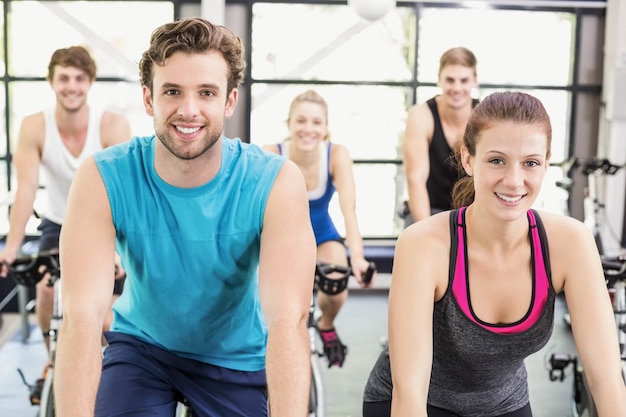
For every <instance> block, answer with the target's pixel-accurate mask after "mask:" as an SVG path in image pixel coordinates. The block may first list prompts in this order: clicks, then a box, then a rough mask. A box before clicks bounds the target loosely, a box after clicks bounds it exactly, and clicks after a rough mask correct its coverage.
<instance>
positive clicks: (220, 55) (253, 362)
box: [55, 18, 315, 417]
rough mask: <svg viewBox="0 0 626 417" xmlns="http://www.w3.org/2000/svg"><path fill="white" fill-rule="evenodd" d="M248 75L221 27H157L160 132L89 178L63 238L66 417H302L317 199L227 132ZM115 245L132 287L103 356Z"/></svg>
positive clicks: (61, 388)
mask: <svg viewBox="0 0 626 417" xmlns="http://www.w3.org/2000/svg"><path fill="white" fill-rule="evenodd" d="M244 68H245V62H244V49H243V44H242V42H241V40H240V38H238V37H237V36H235V35H234V34H233V33H232V32H231V31H230V30H229V29H228V28H226V27H224V26H217V25H213V24H212V23H210V22H208V21H207V20H204V19H202V18H189V19H182V20H178V21H176V22H171V23H167V24H164V25H162V26H161V27H159V28H157V29H156V30H155V31H154V32H153V34H152V37H151V42H150V47H149V49H148V50H147V51H146V52H144V54H143V56H142V58H141V61H140V63H139V69H140V77H141V84H142V90H143V99H144V105H145V108H146V112H147V113H148V115H149V116H151V117H152V118H153V120H154V128H155V135H152V136H147V137H135V138H133V139H131V141H130V142H128V143H126V144H123V145H119V146H116V147H113V148H110V149H107V150H105V151H102V152H100V153H98V154H96V155H95V156H94V158H91V159H89V160H87V161H86V162H85V163H83V164H82V166H81V167H80V168H79V171H78V173H77V176H76V179H75V181H74V183H73V185H72V190H71V192H70V198H69V204H68V221H67V223H66V225H64V227H63V233H62V236H61V268H62V270H63V291H64V292H63V297H64V299H63V303H64V321H63V325H62V328H61V330H60V338H59V346H58V360H57V373H56V375H55V389H56V391H55V394H56V397H55V400H56V409H57V414H58V415H62V416H64V417H72V416H81V417H84V416H94V415H97V416H98V417H102V416H120V415H130V414H132V415H133V416H172V415H174V411H175V409H176V405H177V402H178V401H179V400H180V399H181V398H184V399H186V400H187V401H188V403H189V404H190V405H191V408H192V410H193V413H194V415H198V416H235V415H238V416H259V417H261V416H263V417H265V416H267V415H268V413H271V415H272V417H276V416H278V417H280V416H294V415H305V414H306V410H307V406H308V386H309V382H310V362H309V355H310V352H309V347H308V333H307V329H306V318H307V314H308V307H309V303H310V299H311V293H312V279H311V277H313V276H314V270H315V269H314V268H315V240H314V237H313V232H312V228H311V225H310V221H309V215H308V203H307V201H308V200H307V194H306V187H305V184H304V180H303V178H302V175H301V174H300V170H299V169H298V168H297V167H296V166H295V165H294V164H293V163H292V162H290V161H287V160H285V158H283V157H280V156H278V155H270V154H268V153H266V152H263V151H262V150H261V149H260V148H259V147H257V146H253V145H249V144H245V143H242V142H241V140H239V139H228V138H226V137H224V136H223V128H224V119H225V118H228V117H230V116H231V115H232V114H233V111H234V109H235V106H236V104H237V97H238V90H237V88H238V86H239V85H240V83H241V81H242V79H243V75H244ZM87 229H88V230H91V231H92V232H91V233H89V235H88V236H87V235H86V234H85V233H83V231H84V230H87ZM116 248H117V251H118V253H119V254H120V258H121V260H122V265H123V267H124V269H125V270H126V273H127V278H126V284H125V287H124V292H123V293H122V296H121V297H120V299H119V300H118V301H117V302H116V304H115V305H114V308H113V310H114V318H113V324H112V326H111V331H110V332H108V333H107V334H106V337H107V341H108V346H107V347H106V349H105V350H104V355H103V356H102V354H101V349H100V346H99V332H98V329H99V326H100V325H101V322H102V320H103V319H104V315H105V313H106V299H105V297H104V294H106V293H107V292H108V291H109V290H110V287H111V286H112V285H113V283H112V279H110V277H111V275H112V272H113V262H112V259H113V256H114V253H115V250H116ZM287 254H289V257H288V258H289V261H288V262H285V258H286V257H287V256H286V255H287ZM86 277H89V281H87V280H86ZM268 398H270V399H271V400H270V401H268ZM94 410H95V411H94Z"/></svg>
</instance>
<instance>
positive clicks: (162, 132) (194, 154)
mask: <svg viewBox="0 0 626 417" xmlns="http://www.w3.org/2000/svg"><path fill="white" fill-rule="evenodd" d="M166 126H169V124H166ZM155 132H156V136H157V137H158V138H159V140H160V141H161V143H162V144H163V146H165V147H166V148H167V150H168V151H170V153H171V154H172V155H174V156H175V157H177V158H178V159H182V160H186V161H191V160H193V159H196V158H199V157H200V156H202V155H204V154H205V153H206V152H207V151H208V150H209V149H211V147H212V146H213V145H215V143H216V142H217V141H218V140H219V139H220V138H221V137H222V129H221V128H220V129H207V133H206V134H205V135H204V137H203V138H202V141H201V142H200V143H196V144H195V145H196V146H195V147H194V148H193V149H188V150H187V149H185V150H184V151H183V150H181V149H180V148H181V147H177V146H176V141H175V140H174V139H173V138H172V135H171V134H170V132H169V131H168V129H167V128H165V129H158V128H157V127H156V123H155Z"/></svg>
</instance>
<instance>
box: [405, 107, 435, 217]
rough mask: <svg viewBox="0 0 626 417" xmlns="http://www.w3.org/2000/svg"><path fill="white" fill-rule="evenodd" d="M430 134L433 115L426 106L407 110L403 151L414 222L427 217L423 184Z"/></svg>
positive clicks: (427, 171) (428, 202)
mask: <svg viewBox="0 0 626 417" xmlns="http://www.w3.org/2000/svg"><path fill="white" fill-rule="evenodd" d="M433 130H434V121H433V117H432V113H431V112H430V109H429V108H428V105H427V104H426V103H423V104H420V105H418V106H413V107H411V109H409V112H408V114H407V118H406V129H405V131H404V141H403V143H402V151H403V154H404V171H405V174H406V179H407V183H408V184H407V185H408V192H409V209H410V210H411V216H412V217H413V220H414V221H416V222H417V221H419V220H422V219H425V218H426V217H428V216H430V198H429V196H428V190H427V189H426V181H427V180H428V175H429V174H430V160H429V155H428V149H429V146H430V140H431V138H432V132H433Z"/></svg>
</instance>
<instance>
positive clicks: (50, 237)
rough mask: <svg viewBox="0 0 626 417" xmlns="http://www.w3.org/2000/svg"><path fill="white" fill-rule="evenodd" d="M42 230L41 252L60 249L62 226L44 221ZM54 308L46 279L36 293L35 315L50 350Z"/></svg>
mask: <svg viewBox="0 0 626 417" xmlns="http://www.w3.org/2000/svg"><path fill="white" fill-rule="evenodd" d="M38 229H39V230H41V237H40V238H39V251H40V252H43V251H49V250H52V249H58V248H59V235H60V233H61V226H60V225H59V224H56V223H53V222H51V221H49V220H46V219H43V220H42V221H41V224H40V225H39V227H38ZM53 307H54V289H53V288H51V287H49V286H48V280H47V278H46V277H44V279H42V280H41V281H39V282H38V283H37V286H36V291H35V314H36V315H37V322H38V324H39V328H40V329H41V332H42V334H43V338H44V343H45V345H46V349H47V350H50V339H49V336H48V332H49V331H50V319H51V318H52V310H53Z"/></svg>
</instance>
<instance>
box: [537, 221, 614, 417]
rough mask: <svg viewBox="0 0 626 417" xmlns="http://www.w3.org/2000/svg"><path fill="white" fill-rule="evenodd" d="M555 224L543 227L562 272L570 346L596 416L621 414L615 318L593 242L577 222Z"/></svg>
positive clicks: (553, 260) (588, 233) (589, 234)
mask: <svg viewBox="0 0 626 417" xmlns="http://www.w3.org/2000/svg"><path fill="white" fill-rule="evenodd" d="M561 223H562V224H559V223H557V225H558V227H553V228H551V229H549V230H548V233H549V234H548V236H549V240H550V242H551V245H550V250H551V254H550V258H551V260H552V263H553V265H554V269H556V270H557V271H559V272H561V271H562V277H563V280H562V286H563V289H564V291H565V297H566V301H567V308H568V312H569V314H570V318H571V322H572V332H573V334H574V341H575V343H576V349H577V351H578V354H579V356H580V358H581V361H582V364H583V367H584V369H585V374H586V376H587V380H588V382H589V387H590V389H591V392H592V395H593V398H594V402H595V404H596V408H597V410H598V413H599V415H600V416H601V417H605V416H606V417H613V416H626V387H625V385H624V381H623V379H622V375H621V370H622V368H621V361H620V353H619V342H618V339H617V332H616V325H615V316H614V314H613V309H612V307H611V303H610V298H609V296H608V292H607V287H606V283H605V280H604V274H603V271H602V264H601V261H600V256H599V254H598V250H597V247H596V244H595V241H594V239H593V236H592V235H591V233H590V232H589V230H588V229H587V228H586V227H585V226H584V225H583V224H582V223H580V222H578V221H577V220H573V219H569V218H566V219H563V220H562V221H561ZM552 242H554V243H553V244H552ZM565 242H568V243H567V244H566V243H565ZM553 247H556V250H555V251H554V252H555V253H552V249H553ZM557 282H558V276H557Z"/></svg>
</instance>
